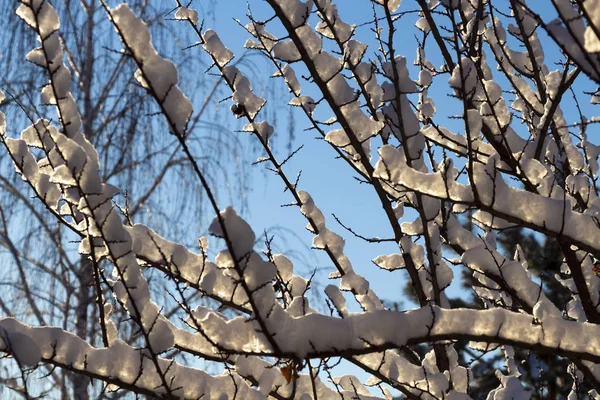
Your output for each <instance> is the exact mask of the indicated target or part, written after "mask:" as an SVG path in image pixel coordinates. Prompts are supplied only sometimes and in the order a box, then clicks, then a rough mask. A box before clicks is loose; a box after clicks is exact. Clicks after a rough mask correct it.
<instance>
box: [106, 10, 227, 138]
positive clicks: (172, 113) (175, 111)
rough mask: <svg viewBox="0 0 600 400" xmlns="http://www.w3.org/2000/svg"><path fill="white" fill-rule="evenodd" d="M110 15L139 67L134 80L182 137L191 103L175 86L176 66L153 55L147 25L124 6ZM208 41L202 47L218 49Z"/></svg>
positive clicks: (212, 42)
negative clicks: (151, 98) (148, 94)
mask: <svg viewBox="0 0 600 400" xmlns="http://www.w3.org/2000/svg"><path fill="white" fill-rule="evenodd" d="M110 14H111V17H112V20H113V23H114V25H115V28H116V29H117V31H118V32H119V35H120V36H121V40H122V41H123V43H124V44H125V45H126V46H127V47H128V48H129V49H130V51H131V53H132V55H133V57H134V58H135V61H136V63H137V65H138V70H137V71H136V73H135V75H134V76H135V78H136V80H137V81H138V82H139V83H140V84H141V85H142V86H143V87H144V88H146V89H148V90H149V91H150V92H151V93H152V95H153V96H154V97H155V99H156V101H157V102H158V103H159V105H160V106H161V107H162V110H163V112H164V114H165V116H166V117H167V119H168V120H169V122H170V123H171V124H172V126H173V129H174V131H175V133H176V134H178V135H181V134H183V133H184V132H185V129H186V127H187V122H188V120H189V118H190V116H191V115H192V102H191V101H190V100H189V99H188V98H187V97H186V96H185V94H183V92H182V91H181V90H180V89H179V87H178V86H177V83H178V81H179V78H178V76H177V68H176V67H175V64H173V63H172V62H171V61H169V60H166V59H164V58H162V57H161V56H160V55H159V54H158V53H157V52H156V50H155V49H154V46H153V45H152V42H151V39H150V32H149V31H148V27H147V25H146V23H145V22H144V21H142V20H141V19H140V18H138V17H137V16H136V15H135V14H134V13H133V11H132V10H131V9H130V8H129V6H128V5H127V4H121V5H119V6H117V7H115V8H114V9H112V10H111V11H110ZM189 15H191V14H190V13H189V12H188V16H189ZM192 17H193V16H192ZM210 39H211V37H210V35H208V38H205V40H206V41H207V43H206V44H205V46H209V45H210V46H212V47H213V48H216V47H218V43H220V41H219V42H218V43H216V42H215V41H214V40H212V41H211V42H210V44H209V43H208V41H209V40H210ZM217 40H218V38H217ZM221 46H222V44H221ZM219 50H220V49H219ZM215 51H216V50H215ZM228 61H229V60H228Z"/></svg>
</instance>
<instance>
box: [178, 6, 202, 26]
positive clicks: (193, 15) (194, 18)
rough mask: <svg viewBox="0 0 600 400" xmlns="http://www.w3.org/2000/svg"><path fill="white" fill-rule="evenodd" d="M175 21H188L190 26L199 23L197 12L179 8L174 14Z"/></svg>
mask: <svg viewBox="0 0 600 400" xmlns="http://www.w3.org/2000/svg"><path fill="white" fill-rule="evenodd" d="M175 19H180V20H189V21H190V22H191V23H192V24H194V25H197V24H198V21H199V18H198V11H196V10H193V9H191V8H187V7H179V8H178V9H177V12H176V13H175Z"/></svg>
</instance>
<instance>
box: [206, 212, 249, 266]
mask: <svg viewBox="0 0 600 400" xmlns="http://www.w3.org/2000/svg"><path fill="white" fill-rule="evenodd" d="M208 231H209V232H210V233H211V234H212V235H215V236H217V237H221V238H225V237H226V238H227V239H226V240H228V241H230V244H231V246H232V250H233V253H234V255H235V258H236V260H239V259H241V258H242V257H246V256H247V255H248V254H249V253H250V252H251V251H252V248H253V247H254V241H255V240H256V236H255V235H254V232H253V231H252V228H251V227H250V225H248V223H247V222H246V221H244V220H243V219H242V218H241V217H240V216H239V215H238V214H237V213H236V212H235V210H234V209H233V208H232V207H227V208H226V209H225V210H223V211H221V212H220V215H219V216H218V217H215V218H214V219H213V221H212V223H211V224H210V227H209V228H208Z"/></svg>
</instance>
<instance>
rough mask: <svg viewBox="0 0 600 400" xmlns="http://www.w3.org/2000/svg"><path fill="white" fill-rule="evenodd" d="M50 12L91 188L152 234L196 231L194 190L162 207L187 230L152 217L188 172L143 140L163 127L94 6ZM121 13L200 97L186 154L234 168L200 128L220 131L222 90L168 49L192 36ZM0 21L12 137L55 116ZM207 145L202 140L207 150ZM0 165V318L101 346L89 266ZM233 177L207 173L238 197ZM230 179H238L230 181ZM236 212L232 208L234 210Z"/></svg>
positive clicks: (148, 13) (16, 39)
mask: <svg viewBox="0 0 600 400" xmlns="http://www.w3.org/2000/svg"><path fill="white" fill-rule="evenodd" d="M6 3H8V2H6ZM11 3H12V2H11ZM53 4H54V5H55V6H56V7H57V13H58V15H59V16H60V19H61V29H60V31H59V32H58V33H59V37H60V40H61V43H62V46H63V49H64V54H65V55H66V57H67V58H66V59H65V62H67V63H68V65H69V68H70V70H71V71H72V87H77V88H78V89H77V90H76V91H74V92H73V95H74V99H75V102H76V103H77V105H78V109H79V111H80V113H81V121H82V125H81V129H82V131H83V132H84V134H85V136H86V138H87V139H88V140H89V141H90V142H91V143H92V144H93V145H94V146H95V147H96V149H97V151H98V155H99V158H100V159H102V160H103V161H102V168H101V170H100V174H101V178H102V180H103V181H110V182H111V183H113V184H115V185H118V186H119V188H120V189H121V193H122V194H124V195H125V196H126V198H127V205H128V214H129V218H131V219H132V220H134V221H138V222H141V221H143V222H144V223H147V224H150V225H151V226H153V227H155V228H158V227H160V228H161V230H164V233H165V234H168V235H169V236H171V237H175V238H181V234H180V232H181V231H184V230H185V229H188V228H190V227H192V226H193V225H194V224H195V223H197V224H201V223H202V222H201V221H202V220H203V218H202V215H204V211H205V208H206V207H205V206H206V203H205V202H203V201H202V196H201V195H200V196H198V197H195V196H194V193H201V192H199V191H194V190H191V191H190V192H189V193H190V195H186V196H180V197H179V198H178V200H179V201H178V203H176V204H173V201H172V200H171V201H169V204H171V205H173V206H175V205H176V206H178V207H179V213H180V214H182V215H183V214H185V213H189V215H193V216H194V218H188V220H189V221H190V224H189V226H187V227H186V226H184V225H180V224H169V223H168V218H167V215H166V214H165V213H161V212H160V210H161V208H162V207H160V206H158V204H160V203H161V202H162V201H163V200H162V198H164V193H165V192H168V190H169V187H170V186H173V185H180V184H182V183H187V184H188V185H194V182H195V181H194V179H188V178H189V176H190V174H189V173H188V172H187V171H189V168H188V166H187V163H186V160H185V158H183V157H181V155H180V154H179V150H178V149H177V143H176V142H173V141H171V142H170V143H169V142H167V141H163V140H161V139H160V138H159V137H157V136H155V135H153V134H152V132H153V131H154V130H160V129H163V127H164V122H163V121H162V120H161V119H159V118H156V117H154V118H152V117H149V114H151V113H153V112H154V111H155V110H154V109H153V100H152V99H151V98H149V97H147V96H145V95H144V94H145V90H144V89H143V88H141V87H139V85H138V84H137V83H136V82H135V80H134V79H133V73H134V71H135V68H134V67H133V65H132V64H131V63H129V62H128V60H127V58H126V57H124V56H123V55H122V54H119V53H118V52H117V51H115V50H118V49H119V48H120V42H119V39H118V37H117V36H116V35H105V32H106V31H109V32H110V31H111V30H112V26H111V24H110V21H108V19H107V18H105V15H104V10H103V9H102V7H101V5H100V4H99V3H97V2H94V1H91V2H90V1H83V2H71V1H60V2H58V1H57V2H53ZM17 5H18V4H17ZM3 6H4V8H7V9H12V8H16V5H13V4H4V3H3ZM131 6H132V7H133V8H134V9H135V10H136V12H137V13H139V14H140V15H144V16H145V18H146V19H148V20H150V21H151V22H150V23H149V26H150V28H151V29H152V31H153V37H154V39H155V43H157V45H158V47H159V48H161V49H164V50H165V51H167V52H168V53H167V54H169V55H170V56H173V57H174V60H175V61H176V62H177V64H178V66H179V68H180V71H181V72H182V73H183V74H184V75H185V77H186V82H187V83H188V84H189V85H190V86H194V87H201V88H202V91H204V92H206V93H208V94H207V95H206V102H205V103H204V105H203V107H201V108H198V109H197V112H196V113H195V115H194V117H193V121H191V122H190V125H189V131H190V133H193V135H194V146H198V144H201V145H202V147H203V149H205V152H204V153H203V154H201V155H202V160H203V163H208V162H217V163H218V162H221V163H223V164H228V163H233V159H234V157H235V152H232V151H231V148H232V147H233V149H241V147H242V145H241V144H240V143H239V142H238V143H236V144H235V145H234V146H232V144H231V141H229V143H227V145H226V143H225V141H219V140H218V138H215V137H214V136H216V135H207V134H206V129H205V124H206V121H211V129H214V128H215V127H217V128H219V123H222V121H221V120H220V119H219V118H218V117H217V116H216V114H217V112H218V107H216V106H214V104H216V103H217V100H218V99H220V98H221V97H223V94H222V93H223V91H224V89H225V88H224V87H223V86H222V85H221V84H220V83H219V82H218V79H217V78H216V77H214V78H212V79H198V78H196V77H195V76H194V75H192V74H190V73H189V71H190V69H189V68H187V65H189V64H191V62H190V61H189V60H190V59H192V60H193V62H194V64H195V66H194V68H195V67H196V66H197V64H198V63H202V62H206V61H205V59H204V58H205V57H193V58H192V57H189V58H187V60H186V59H185V58H184V56H187V54H184V53H182V52H181V51H180V49H177V50H174V48H173V46H167V45H169V44H170V43H171V42H173V41H176V40H183V41H189V36H191V35H187V36H188V37H186V35H185V32H179V31H176V30H173V29H170V28H172V27H173V25H172V24H171V23H170V22H169V21H168V20H165V19H164V18H163V15H165V14H166V13H167V12H168V11H169V10H168V9H167V8H166V5H162V6H161V5H160V4H159V3H157V2H135V3H134V2H132V3H131ZM161 7H162V8H161ZM206 9H207V10H210V9H211V7H210V6H207V7H206ZM0 20H1V22H2V25H3V26H5V27H8V28H7V29H6V30H5V34H4V36H3V40H2V41H0V53H2V54H4V55H5V57H4V58H3V77H2V88H3V89H4V90H5V91H6V92H7V95H8V98H7V99H6V101H5V102H4V103H3V104H2V106H1V107H2V111H3V112H4V113H5V114H6V115H7V117H8V118H9V119H10V120H11V124H9V132H10V134H11V135H14V134H17V135H18V134H19V131H20V130H21V129H22V128H24V127H26V126H27V125H29V124H30V123H31V122H28V119H31V120H32V122H33V121H35V120H37V119H38V118H40V117H46V118H54V114H53V112H52V110H47V109H45V108H44V107H42V106H41V105H40V98H39V93H38V92H39V91H38V90H37V88H39V87H41V86H43V85H44V84H46V83H47V74H44V73H43V71H42V70H40V68H39V67H38V66H36V65H34V64H33V63H26V62H23V61H24V60H23V55H24V54H26V53H27V52H28V51H29V50H27V49H31V48H33V47H35V46H37V44H36V43H35V41H36V39H37V36H36V35H35V32H34V31H32V30H31V29H30V28H28V27H27V25H26V24H23V22H22V20H21V19H20V18H18V17H17V15H16V14H15V13H14V12H6V13H2V15H1V16H0ZM169 50H173V51H169ZM242 58H243V57H242ZM223 108H224V106H223ZM220 129H221V132H223V131H225V134H223V133H221V135H220V136H222V137H226V136H228V135H227V133H226V131H227V129H226V127H223V126H221V127H220ZM209 137H210V138H211V139H212V140H210V141H209V140H206V139H207V138H209ZM225 145H226V146H227V147H225ZM225 149H227V151H225ZM240 152H242V151H241V150H240ZM0 165H1V167H0V171H1V172H0V185H1V187H2V190H1V191H0V193H1V200H0V215H1V216H2V223H0V249H1V251H0V260H2V263H3V265H4V266H5V268H3V271H2V273H1V278H0V280H1V281H2V284H3V295H2V299H1V302H0V304H1V307H2V314H3V316H15V317H17V318H21V319H22V320H23V321H26V322H30V323H34V324H40V325H58V326H62V327H63V328H65V329H68V330H70V331H72V332H74V333H76V334H77V335H78V336H80V337H81V338H84V339H86V340H90V341H92V343H96V344H98V343H100V342H99V341H98V335H97V332H98V328H99V325H98V324H97V323H96V321H97V319H98V316H97V311H96V310H95V309H94V297H93V290H92V289H93V286H91V285H90V284H91V283H92V282H93V279H92V265H91V263H90V262H89V260H88V258H87V257H86V256H83V257H80V256H79V255H78V254H77V249H76V247H75V249H73V247H74V246H73V244H72V241H73V239H74V237H73V236H72V235H71V234H70V233H69V231H68V230H65V229H64V227H62V226H61V225H60V223H59V221H52V220H48V219H47V218H46V214H45V212H44V208H43V206H42V203H41V202H39V201H38V200H37V199H35V198H31V196H29V194H28V191H27V187H26V186H25V184H24V182H22V181H21V180H20V179H16V175H15V174H14V172H13V171H14V167H13V162H12V160H11V159H10V158H9V157H8V156H7V154H6V152H3V154H2V157H1V158H0ZM233 172H234V169H233V168H232V169H231V170H229V171H219V170H217V169H214V170H213V171H212V174H213V177H218V178H221V179H224V178H222V177H223V176H227V177H229V180H230V181H231V182H232V183H231V186H232V187H233V188H235V189H234V190H235V191H239V192H242V193H243V192H245V190H246V189H245V188H244V186H245V185H243V184H242V185H238V184H236V183H235V180H234V178H235V175H233ZM237 175H238V176H244V175H245V174H240V173H239V171H238V172H237ZM148 177H151V179H148ZM239 181H240V182H243V180H241V179H240V180H239ZM203 204H204V207H203ZM236 204H237V205H243V201H239V202H236ZM149 209H153V210H155V211H154V212H153V213H152V214H150V213H148V212H146V211H148V210H149ZM204 218H206V217H204ZM196 221H197V222H196ZM24 227H25V228H24ZM178 230H179V231H178ZM167 232H168V233H167ZM41 248H42V249H43V250H40V249H41ZM160 287H162V285H157V286H156V287H155V289H156V290H160ZM172 306H173V305H171V307H172ZM32 314H33V315H32ZM119 318H120V316H119ZM94 341H95V342H94ZM49 382H50V385H52V386H56V387H59V388H60V389H59V391H60V392H64V393H62V394H61V395H60V397H61V398H69V394H70V393H71V392H72V396H73V397H74V398H77V399H85V398H86V397H87V387H88V386H89V382H87V378H86V377H83V376H80V375H73V374H68V373H67V374H66V376H65V373H64V371H61V372H59V373H55V374H52V377H51V380H49ZM54 394H55V395H56V392H55V393H54ZM56 397H59V395H56Z"/></svg>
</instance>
